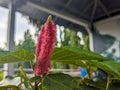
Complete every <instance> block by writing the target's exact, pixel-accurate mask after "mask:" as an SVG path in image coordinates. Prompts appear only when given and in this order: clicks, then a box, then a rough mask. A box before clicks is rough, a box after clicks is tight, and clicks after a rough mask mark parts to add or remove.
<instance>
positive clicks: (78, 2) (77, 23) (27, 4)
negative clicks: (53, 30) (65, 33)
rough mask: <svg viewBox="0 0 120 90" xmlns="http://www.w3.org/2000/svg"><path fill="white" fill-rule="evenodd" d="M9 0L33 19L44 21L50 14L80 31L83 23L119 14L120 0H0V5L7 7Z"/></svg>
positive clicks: (54, 18) (58, 22)
mask: <svg viewBox="0 0 120 90" xmlns="http://www.w3.org/2000/svg"><path fill="white" fill-rule="evenodd" d="M11 1H13V2H14V6H15V9H16V10H17V11H19V12H21V13H23V14H25V15H28V16H30V17H32V18H34V19H39V20H40V21H41V22H45V20H46V19H47V17H48V15H49V14H52V15H53V20H54V21H55V22H56V23H57V24H59V25H64V26H66V27H69V28H71V29H76V30H81V31H82V32H85V30H84V29H85V28H84V26H85V25H88V26H89V25H92V24H93V23H94V22H96V21H99V20H101V19H105V18H109V17H112V16H114V15H118V14H120V0H0V6H3V7H6V8H8V6H9V3H10V2H11Z"/></svg>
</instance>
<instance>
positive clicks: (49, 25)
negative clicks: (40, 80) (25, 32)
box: [35, 16, 56, 76]
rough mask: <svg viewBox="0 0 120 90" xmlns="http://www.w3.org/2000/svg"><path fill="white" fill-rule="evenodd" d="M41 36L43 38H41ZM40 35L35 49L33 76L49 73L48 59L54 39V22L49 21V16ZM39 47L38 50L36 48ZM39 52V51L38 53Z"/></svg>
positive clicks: (52, 48)
mask: <svg viewBox="0 0 120 90" xmlns="http://www.w3.org/2000/svg"><path fill="white" fill-rule="evenodd" d="M42 35H43V36H42ZM42 35H41V34H40V36H39V37H42V38H40V39H39V38H38V43H39V44H37V45H39V46H37V47H36V57H37V58H36V59H37V60H36V61H37V62H36V66H35V75H36V76H44V75H47V74H48V73H49V70H50V66H51V63H50V58H51V55H52V52H53V50H54V45H55V39H56V27H55V24H54V22H53V21H52V19H51V16H49V17H48V19H47V21H46V23H45V26H44V32H43V34H42ZM38 47H39V48H38ZM39 50H40V51H39ZM38 53H39V54H38Z"/></svg>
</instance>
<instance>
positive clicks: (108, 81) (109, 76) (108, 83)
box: [105, 74, 111, 90]
mask: <svg viewBox="0 0 120 90" xmlns="http://www.w3.org/2000/svg"><path fill="white" fill-rule="evenodd" d="M110 83H111V75H109V74H108V77H107V85H106V89H105V90H109V85H110Z"/></svg>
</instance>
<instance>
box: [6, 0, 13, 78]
mask: <svg viewBox="0 0 120 90" xmlns="http://www.w3.org/2000/svg"><path fill="white" fill-rule="evenodd" d="M14 3H15V2H14V0H11V3H10V4H9V7H8V8H9V14H8V28H7V49H8V50H9V51H11V52H13V51H14V47H15V43H14V26H15V7H14ZM4 74H5V76H12V75H13V74H14V65H13V64H12V63H9V64H5V65H4Z"/></svg>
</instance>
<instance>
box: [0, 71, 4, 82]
mask: <svg viewBox="0 0 120 90" xmlns="http://www.w3.org/2000/svg"><path fill="white" fill-rule="evenodd" d="M3 77H4V72H0V81H1V80H3Z"/></svg>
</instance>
